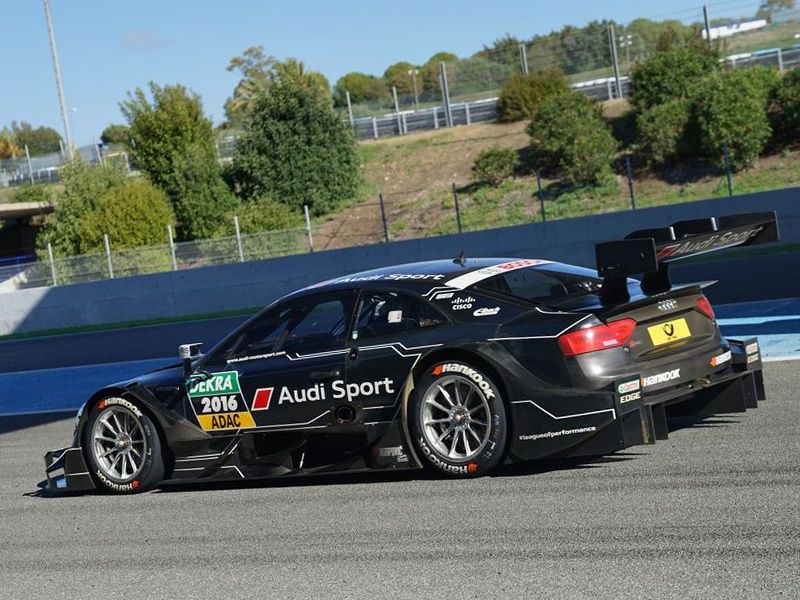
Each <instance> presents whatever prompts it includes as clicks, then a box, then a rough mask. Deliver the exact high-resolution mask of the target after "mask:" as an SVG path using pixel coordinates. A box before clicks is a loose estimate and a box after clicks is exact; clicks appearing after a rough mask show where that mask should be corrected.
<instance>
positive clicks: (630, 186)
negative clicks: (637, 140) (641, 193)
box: [625, 154, 636, 210]
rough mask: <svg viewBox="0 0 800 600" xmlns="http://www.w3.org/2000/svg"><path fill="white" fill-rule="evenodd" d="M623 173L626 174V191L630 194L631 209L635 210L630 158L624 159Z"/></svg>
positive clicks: (628, 156)
mask: <svg viewBox="0 0 800 600" xmlns="http://www.w3.org/2000/svg"><path fill="white" fill-rule="evenodd" d="M625 171H626V172H627V174H628V191H629V192H630V194H631V208H632V209H634V210H636V194H635V193H634V192H633V169H632V168H631V156H630V154H628V155H627V156H626V157H625Z"/></svg>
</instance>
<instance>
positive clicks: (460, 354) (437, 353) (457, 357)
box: [411, 348, 510, 414]
mask: <svg viewBox="0 0 800 600" xmlns="http://www.w3.org/2000/svg"><path fill="white" fill-rule="evenodd" d="M446 361H458V362H464V363H467V364H468V365H471V366H474V367H475V368H476V369H478V370H480V371H482V372H484V373H486V375H488V376H489V377H490V378H491V379H492V382H493V383H494V384H495V385H496V386H497V387H498V388H500V394H501V397H502V399H503V404H505V406H506V410H507V411H508V410H509V409H510V405H509V397H508V386H507V385H506V382H505V380H504V379H503V376H502V375H501V374H500V370H499V369H498V368H497V367H496V366H495V365H494V364H493V363H492V362H490V361H489V360H488V359H486V358H484V357H483V356H481V355H480V354H478V353H477V352H474V351H471V350H465V349H463V348H439V349H437V350H434V351H433V352H430V353H429V354H426V355H425V356H423V357H422V358H421V359H420V361H419V362H418V363H417V365H416V366H415V367H414V369H413V371H412V373H411V374H412V376H413V379H414V382H417V381H419V378H420V377H421V376H422V374H423V373H425V372H426V371H427V370H428V369H431V368H433V367H434V366H435V365H436V364H438V363H441V362H446ZM509 414H510V413H509Z"/></svg>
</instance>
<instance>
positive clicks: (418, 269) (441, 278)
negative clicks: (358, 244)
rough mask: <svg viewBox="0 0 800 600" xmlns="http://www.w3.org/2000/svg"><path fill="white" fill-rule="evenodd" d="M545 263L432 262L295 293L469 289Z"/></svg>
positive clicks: (331, 281) (348, 277)
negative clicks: (369, 287)
mask: <svg viewBox="0 0 800 600" xmlns="http://www.w3.org/2000/svg"><path fill="white" fill-rule="evenodd" d="M545 264H552V263H551V261H548V260H542V259H530V258H468V259H463V260H459V259H456V260H430V261H425V262H416V263H407V264H402V265H395V266H391V267H382V268H380V269H372V270H370V271H362V272H360V273H352V274H350V275H344V276H342V277H337V278H335V279H329V280H327V281H323V282H321V283H317V284H314V285H311V286H308V287H306V288H303V289H302V290H298V292H295V293H296V294H300V293H309V292H312V291H314V292H316V291H323V290H327V289H342V288H347V287H361V286H362V285H363V284H366V283H375V284H388V285H392V286H395V285H397V286H399V287H404V288H411V289H416V290H431V289H433V288H436V289H445V288H447V289H466V288H468V287H470V286H471V285H473V284H475V283H478V282H479V281H482V280H484V279H488V278H489V277H492V276H494V275H498V274H500V273H504V272H508V271H512V270H515V269H521V268H524V267H537V266H540V265H545ZM354 284H355V285H354ZM292 295H294V294H292Z"/></svg>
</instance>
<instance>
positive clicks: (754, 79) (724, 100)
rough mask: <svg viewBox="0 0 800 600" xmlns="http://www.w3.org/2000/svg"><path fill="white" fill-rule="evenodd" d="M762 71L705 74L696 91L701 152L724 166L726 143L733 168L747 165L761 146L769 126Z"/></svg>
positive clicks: (769, 131)
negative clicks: (753, 72)
mask: <svg viewBox="0 0 800 600" xmlns="http://www.w3.org/2000/svg"><path fill="white" fill-rule="evenodd" d="M764 81H765V78H764V77H763V74H760V73H755V74H751V72H750V71H749V70H741V71H725V72H722V73H715V74H713V75H712V76H711V77H709V78H707V79H706V80H705V81H704V82H703V84H702V86H701V87H700V88H699V90H698V94H697V99H696V103H697V125H698V133H699V135H700V139H701V145H702V149H703V152H704V154H705V155H706V156H707V157H709V158H712V159H716V162H717V164H719V165H720V166H724V160H723V158H722V155H723V150H722V148H723V145H725V144H727V146H728V151H729V153H730V160H731V166H732V168H733V169H734V170H740V169H744V168H747V167H749V166H750V165H752V164H753V162H754V161H755V160H756V158H758V155H759V154H761V152H762V151H763V150H764V147H765V146H766V143H767V141H768V140H769V138H770V135H771V133H772V129H771V127H770V124H769V119H768V117H767V106H766V105H767V98H766V97H765V85H764Z"/></svg>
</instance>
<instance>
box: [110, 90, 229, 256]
mask: <svg viewBox="0 0 800 600" xmlns="http://www.w3.org/2000/svg"><path fill="white" fill-rule="evenodd" d="M150 96H151V97H152V100H151V99H150V97H148V95H147V94H146V93H145V92H144V91H143V90H141V89H139V88H137V89H136V90H135V91H134V92H133V93H131V94H128V99H127V100H125V101H124V102H122V103H121V104H120V108H121V109H122V113H123V115H125V117H126V119H127V120H128V124H129V127H130V136H131V140H132V142H131V158H132V160H133V161H134V162H135V163H136V165H138V167H139V168H140V169H141V170H142V171H143V172H144V173H145V174H146V175H147V176H148V178H149V179H150V181H152V182H153V183H154V184H155V185H157V186H158V187H159V188H161V189H162V190H164V192H166V194H167V196H168V197H169V199H170V202H171V203H172V207H173V209H174V211H175V214H176V216H177V218H178V227H177V233H178V237H179V239H182V240H186V239H196V238H197V237H207V236H210V235H212V234H213V232H214V231H216V229H217V223H218V221H219V219H220V218H222V216H223V215H225V214H227V213H228V212H230V210H231V209H232V208H233V207H235V205H236V199H235V197H233V195H232V194H231V193H230V191H229V190H228V189H227V186H226V185H225V183H224V181H223V180H222V177H221V172H220V166H219V163H218V162H217V157H216V148H215V146H214V134H213V130H212V127H211V121H210V120H209V119H208V118H207V117H206V116H205V115H204V114H203V105H202V102H201V100H200V97H199V96H198V95H197V94H195V93H190V92H189V91H188V90H187V89H186V88H185V87H183V86H181V85H166V86H163V87H162V86H159V85H157V84H155V83H151V84H150Z"/></svg>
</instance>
